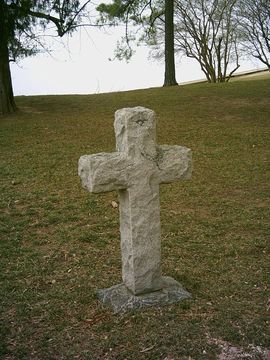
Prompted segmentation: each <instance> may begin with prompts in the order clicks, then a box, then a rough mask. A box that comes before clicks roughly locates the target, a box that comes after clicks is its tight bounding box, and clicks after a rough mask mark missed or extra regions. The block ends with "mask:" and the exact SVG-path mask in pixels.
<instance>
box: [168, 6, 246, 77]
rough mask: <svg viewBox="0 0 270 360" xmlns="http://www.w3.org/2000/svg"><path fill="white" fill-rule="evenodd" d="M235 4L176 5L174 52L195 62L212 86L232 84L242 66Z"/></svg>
mask: <svg viewBox="0 0 270 360" xmlns="http://www.w3.org/2000/svg"><path fill="white" fill-rule="evenodd" d="M236 1H237V0H178V1H177V2H176V5H175V51H178V52H180V53H182V54H185V55H186V56H188V57H190V58H194V59H196V60H197V61H198V62H199V64H200V66H201V69H202V71H203V72H204V74H205V76H206V78H207V80H208V82H211V83H212V82H213V83H215V82H225V81H229V79H230V78H231V76H232V75H233V73H234V72H235V71H236V70H237V69H238V68H239V66H240V65H239V62H238V59H239V54H238V49H237V32H236V21H235V16H234V9H235V5H236ZM232 64H233V65H232ZM230 66H231V67H230Z"/></svg>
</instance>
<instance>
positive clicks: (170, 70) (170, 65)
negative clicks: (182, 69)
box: [163, 0, 178, 86]
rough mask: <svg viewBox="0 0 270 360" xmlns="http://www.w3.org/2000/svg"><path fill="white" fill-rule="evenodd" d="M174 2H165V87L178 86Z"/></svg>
mask: <svg viewBox="0 0 270 360" xmlns="http://www.w3.org/2000/svg"><path fill="white" fill-rule="evenodd" d="M173 16H174V0H165V78H164V85H163V86H173V85H178V84H177V82H176V79H175V61H174V23H173V20H174V19H173Z"/></svg>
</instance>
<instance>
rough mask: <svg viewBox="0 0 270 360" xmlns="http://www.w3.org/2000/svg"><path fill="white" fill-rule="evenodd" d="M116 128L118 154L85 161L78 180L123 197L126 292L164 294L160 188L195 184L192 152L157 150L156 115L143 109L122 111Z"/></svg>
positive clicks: (168, 148) (170, 148)
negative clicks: (185, 181) (192, 181)
mask: <svg viewBox="0 0 270 360" xmlns="http://www.w3.org/2000/svg"><path fill="white" fill-rule="evenodd" d="M114 128H115V136H116V148H117V151H116V152H114V153H110V154H107V153H100V154H95V155H84V156H82V157H81V158H80V160H79V175H80V177H81V179H82V185H83V187H85V188H86V189H87V190H89V191H91V192H96V193H99V192H106V191H112V190H117V191H118V194H119V204H120V206H119V209H120V232H121V252H122V278H123V283H124V285H125V287H126V288H127V289H128V291H130V292H131V293H132V294H133V295H141V294H147V293H151V292H156V291H158V290H161V292H162V291H163V290H162V289H163V286H164V278H163V277H162V276H161V264H160V205H159V184H160V183H170V182H174V181H178V180H182V179H189V178H190V176H191V171H192V160H191V150H190V149H188V148H186V147H182V146H169V145H163V146H158V145H156V121H155V114H154V112H153V111H152V110H149V109H146V108H143V107H136V108H125V109H121V110H118V111H117V112H116V113H115V122H114ZM121 289H122V287H121ZM121 291H122V290H121ZM113 296H114V295H113ZM149 296H150V295H149ZM150 297H151V296H150ZM132 301H133V300H132ZM136 301H137V300H136Z"/></svg>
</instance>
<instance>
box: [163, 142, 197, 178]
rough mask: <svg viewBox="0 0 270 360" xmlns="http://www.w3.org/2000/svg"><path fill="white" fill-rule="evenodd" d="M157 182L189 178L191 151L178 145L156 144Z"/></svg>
mask: <svg viewBox="0 0 270 360" xmlns="http://www.w3.org/2000/svg"><path fill="white" fill-rule="evenodd" d="M157 166H158V170H159V171H158V174H159V183H170V182H174V181H177V180H185V179H190V178H191V172H192V151H191V149H189V148H187V147H184V146H178V145H172V146H170V145H162V146H157Z"/></svg>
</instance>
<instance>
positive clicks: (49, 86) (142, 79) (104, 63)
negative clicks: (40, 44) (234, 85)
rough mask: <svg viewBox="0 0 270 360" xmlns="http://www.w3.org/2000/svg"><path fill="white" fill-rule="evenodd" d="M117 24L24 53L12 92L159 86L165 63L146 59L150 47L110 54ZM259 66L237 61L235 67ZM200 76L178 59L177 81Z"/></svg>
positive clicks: (191, 65) (89, 91) (14, 74)
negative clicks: (121, 56)
mask: <svg viewBox="0 0 270 360" xmlns="http://www.w3.org/2000/svg"><path fill="white" fill-rule="evenodd" d="M120 37H121V32H120V29H117V28H114V29H111V30H109V32H107V33H105V32H104V30H98V29H96V28H88V29H87V30H85V29H83V28H81V30H79V31H77V32H76V33H74V34H73V36H72V37H71V38H69V39H66V40H65V43H66V47H67V48H68V49H64V47H63V45H61V44H60V43H59V40H58V43H57V42H56V43H55V44H54V46H53V47H54V51H53V52H52V53H51V55H49V54H46V53H44V54H39V55H37V56H35V57H30V58H26V59H24V60H22V61H20V63H19V64H18V65H17V64H12V65H11V72H12V79H13V90H14V94H15V95H47V94H92V93H103V92H112V91H124V90H132V89H140V88H149V87H156V86H162V84H163V78H164V65H163V63H160V62H157V61H155V60H153V59H149V56H148V55H149V49H148V48H147V47H138V48H137V49H136V54H135V55H134V56H133V57H132V59H131V60H130V61H129V63H126V62H125V61H124V60H123V61H118V60H113V61H110V60H109V59H110V58H113V57H114V50H115V48H116V42H117V40H119V39H120ZM260 67H262V66H261V65H260V64H257V65H256V63H253V62H247V61H246V62H243V61H242V62H241V67H240V69H239V70H238V71H239V72H242V71H246V70H250V69H256V68H260ZM202 78H204V74H203V73H202V72H201V70H200V67H199V65H198V64H197V63H196V61H194V60H192V59H187V58H183V59H182V60H181V61H180V60H176V80H177V81H178V83H182V82H187V81H193V80H198V79H202Z"/></svg>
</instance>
